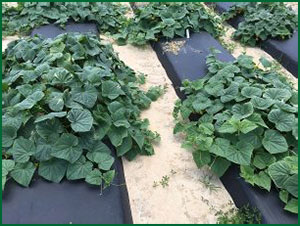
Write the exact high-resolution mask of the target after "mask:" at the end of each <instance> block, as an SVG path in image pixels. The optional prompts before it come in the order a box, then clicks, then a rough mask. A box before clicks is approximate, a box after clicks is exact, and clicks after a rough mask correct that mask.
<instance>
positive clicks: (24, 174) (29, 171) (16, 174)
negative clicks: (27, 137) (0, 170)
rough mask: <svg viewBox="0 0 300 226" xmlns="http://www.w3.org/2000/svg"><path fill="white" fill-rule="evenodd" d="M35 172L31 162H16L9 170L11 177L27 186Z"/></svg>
mask: <svg viewBox="0 0 300 226" xmlns="http://www.w3.org/2000/svg"><path fill="white" fill-rule="evenodd" d="M34 172H35V166H34V165H33V163H32V162H26V163H17V164H16V166H15V167H14V169H13V170H12V171H11V172H10V175H11V177H12V178H13V179H14V180H15V181H16V182H18V183H19V184H21V185H23V186H24V187H28V186H29V184H30V181H31V179H32V177H33V174H34Z"/></svg>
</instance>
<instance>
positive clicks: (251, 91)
mask: <svg viewBox="0 0 300 226" xmlns="http://www.w3.org/2000/svg"><path fill="white" fill-rule="evenodd" d="M241 94H242V95H243V96H244V97H247V98H253V97H261V95H262V90H261V89H259V88H256V87H251V86H249V87H244V88H243V89H242V91H241Z"/></svg>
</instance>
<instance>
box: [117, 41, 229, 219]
mask: <svg viewBox="0 0 300 226" xmlns="http://www.w3.org/2000/svg"><path fill="white" fill-rule="evenodd" d="M114 49H115V51H116V52H118V53H119V57H120V59H121V60H123V61H124V62H125V63H126V64H127V65H128V66H130V67H131V68H133V69H134V70H135V71H138V72H142V73H145V74H147V75H148V77H147V82H146V86H147V87H149V86H151V85H165V84H166V85H167V86H168V88H167V90H166V93H165V95H163V96H162V97H161V98H159V99H158V100H157V101H156V102H154V103H152V105H151V107H150V109H148V110H146V111H144V112H143V113H142V117H143V118H148V119H149V121H150V129H152V130H154V131H157V132H158V133H159V134H160V136H161V141H160V143H159V144H158V145H155V146H154V148H155V155H153V156H151V157H149V156H139V157H137V158H136V159H135V160H134V161H132V162H128V161H127V160H125V159H124V161H123V162H124V171H125V177H126V184H127V189H128V193H129V199H130V204H131V210H132V215H133V220H134V223H215V222H216V217H215V216H214V214H215V212H216V210H220V209H224V208H225V206H226V204H228V203H229V202H230V201H231V198H230V196H229V194H228V193H227V191H226V190H225V188H224V187H223V185H222V183H221V182H220V180H219V179H217V178H213V179H212V180H211V183H213V184H214V185H216V186H218V187H220V188H219V189H217V190H216V191H212V192H210V190H209V189H208V188H207V187H205V186H204V185H203V184H202V183H201V182H200V180H201V179H202V178H203V177H204V176H205V175H210V172H209V170H207V169H201V170H199V169H197V167H196V165H195V163H194V161H193V159H192V154H191V153H190V152H188V151H187V150H185V149H184V148H181V139H180V138H179V137H177V136H174V135H173V128H174V122H173V117H172V110H173V107H174V102H175V101H176V100H177V99H178V98H177V96H176V93H175V91H174V89H173V87H172V83H171V81H170V80H169V78H168V76H167V74H166V72H165V70H164V68H163V67H162V65H161V64H160V62H159V60H158V58H157V56H156V54H155V52H154V51H153V50H152V48H151V47H150V46H147V47H145V48H143V49H140V48H136V47H133V46H131V45H126V46H117V45H114ZM171 171H175V172H176V173H175V174H172V173H171ZM165 175H168V176H170V179H169V186H167V187H165V188H163V187H162V186H158V187H155V188H154V187H153V184H154V181H156V182H158V181H160V180H161V179H162V177H163V176H165Z"/></svg>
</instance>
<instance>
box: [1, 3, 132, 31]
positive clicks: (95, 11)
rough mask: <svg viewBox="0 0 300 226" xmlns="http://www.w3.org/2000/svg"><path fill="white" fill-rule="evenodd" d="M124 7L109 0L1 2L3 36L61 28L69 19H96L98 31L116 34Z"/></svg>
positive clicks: (125, 9) (123, 18) (90, 20)
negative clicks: (51, 25)
mask: <svg viewBox="0 0 300 226" xmlns="http://www.w3.org/2000/svg"><path fill="white" fill-rule="evenodd" d="M127 10H128V9H127V8H126V7H124V6H122V5H120V4H117V3H110V2H20V3H18V6H17V7H9V6H7V5H5V4H4V5H2V32H3V35H4V36H7V35H14V34H21V35H27V34H28V33H30V32H31V30H32V29H34V28H36V27H40V26H42V25H45V24H49V23H55V24H58V25H60V26H61V27H64V26H65V24H66V23H67V22H68V21H69V20H73V21H75V22H86V21H89V22H95V23H96V24H97V25H98V29H99V30H100V31H101V32H109V33H111V34H114V33H117V32H118V31H119V29H120V28H121V26H123V23H124V22H125V21H126V20H127V19H126V17H125V13H126V12H127Z"/></svg>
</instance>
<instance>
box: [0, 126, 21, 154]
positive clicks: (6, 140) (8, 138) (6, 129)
mask: <svg viewBox="0 0 300 226" xmlns="http://www.w3.org/2000/svg"><path fill="white" fill-rule="evenodd" d="M16 137H17V129H16V128H15V127H14V126H9V125H4V126H2V147H4V148H8V147H10V146H11V145H12V144H13V143H14V139H15V138H16Z"/></svg>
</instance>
